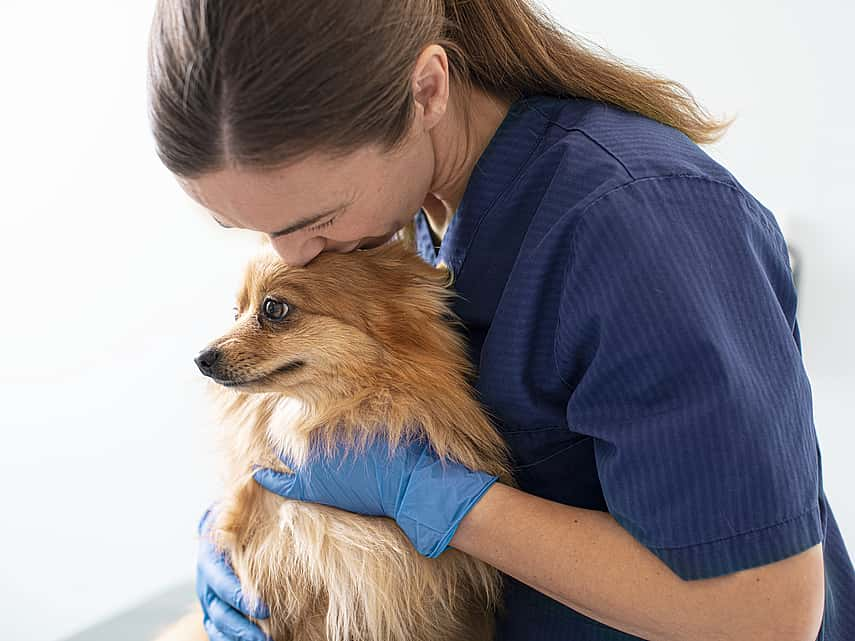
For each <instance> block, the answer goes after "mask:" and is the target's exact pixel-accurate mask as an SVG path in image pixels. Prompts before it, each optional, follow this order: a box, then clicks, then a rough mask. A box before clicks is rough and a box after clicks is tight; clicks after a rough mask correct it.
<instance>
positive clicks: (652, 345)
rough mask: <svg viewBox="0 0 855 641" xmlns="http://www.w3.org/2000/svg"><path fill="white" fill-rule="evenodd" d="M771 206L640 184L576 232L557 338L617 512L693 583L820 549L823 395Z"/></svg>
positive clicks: (689, 182)
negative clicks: (803, 346) (817, 401)
mask: <svg viewBox="0 0 855 641" xmlns="http://www.w3.org/2000/svg"><path fill="white" fill-rule="evenodd" d="M795 311H796V292H795V289H794V286H793V281H792V273H791V271H790V267H789V262H788V258H787V252H786V245H785V243H784V240H783V237H782V236H781V234H780V231H779V229H778V227H777V224H776V223H775V222H774V218H773V217H772V215H771V213H769V212H768V210H766V209H765V208H763V207H762V205H760V204H759V203H757V201H756V200H754V199H752V198H751V197H750V195H746V194H745V193H743V192H742V191H740V190H739V189H738V188H737V187H735V186H733V185H729V184H726V183H720V182H718V181H714V180H711V179H707V178H702V177H690V176H674V177H661V178H650V179H641V180H636V181H634V182H632V183H629V184H627V185H625V186H623V187H620V188H617V189H615V190H613V191H611V192H609V193H608V194H606V195H605V196H603V197H601V198H600V199H599V200H598V201H595V202H594V203H593V204H592V205H590V206H589V207H588V209H586V210H585V212H583V214H581V215H580V216H579V219H578V221H577V222H576V225H575V227H574V231H573V237H572V243H571V255H570V256H569V262H568V264H567V269H566V273H565V277H564V282H563V290H562V292H561V299H560V308H559V321H558V328H557V332H556V338H555V359H556V365H557V367H558V370H559V373H560V375H561V377H562V379H563V380H564V382H565V384H566V385H567V386H568V387H569V388H570V389H571V394H570V398H569V402H568V404H567V420H568V425H569V427H570V428H571V429H572V430H573V431H575V432H579V433H582V434H587V435H590V436H591V437H593V439H594V451H595V457H596V465H597V471H598V474H599V477H600V482H601V484H602V489H603V495H604V497H605V499H606V503H607V505H608V509H609V512H610V513H611V514H612V515H613V516H614V517H615V519H616V520H617V521H618V522H619V523H620V524H621V525H622V526H623V527H624V528H625V529H626V530H627V531H629V533H630V534H632V535H633V537H635V538H636V539H637V540H638V541H639V542H641V543H642V544H643V545H645V546H646V547H647V548H648V549H650V550H651V551H652V552H653V553H654V554H656V555H657V556H658V557H659V558H660V559H661V560H662V561H663V562H664V563H665V564H667V565H668V566H669V567H670V568H671V569H672V570H673V571H674V572H675V573H676V574H677V575H678V576H680V577H681V578H683V579H686V580H688V579H702V578H709V577H713V576H719V575H722V574H728V573H731V572H736V571H739V570H743V569H747V568H750V567H755V566H759V565H765V564H767V563H772V562H774V561H777V560H780V559H783V558H786V557H788V556H792V555H794V554H797V553H799V552H801V551H803V550H806V549H808V548H810V547H812V546H814V545H816V544H817V543H819V542H820V541H821V540H822V528H821V522H820V513H819V469H818V450H817V443H816V434H815V430H814V426H813V418H812V403H811V392H810V385H809V382H808V379H807V375H806V372H805V369H804V366H803V363H802V358H801V350H800V346H799V343H798V327H797V324H796V318H795Z"/></svg>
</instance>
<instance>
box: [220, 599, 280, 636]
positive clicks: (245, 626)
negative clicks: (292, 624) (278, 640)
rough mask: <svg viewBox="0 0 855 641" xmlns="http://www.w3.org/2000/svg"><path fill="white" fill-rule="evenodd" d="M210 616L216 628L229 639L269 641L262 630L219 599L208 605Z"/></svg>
mask: <svg viewBox="0 0 855 641" xmlns="http://www.w3.org/2000/svg"><path fill="white" fill-rule="evenodd" d="M208 616H209V617H210V619H211V623H213V624H214V627H216V629H217V630H218V631H219V632H221V633H222V634H223V636H225V637H226V638H228V639H239V640H240V641H267V637H266V636H265V634H264V632H262V631H261V628H259V627H258V626H257V625H255V624H254V623H253V622H252V621H250V620H249V619H247V618H246V617H245V616H243V615H242V614H241V613H240V612H238V611H237V610H235V609H234V608H232V607H229V606H228V605H227V604H225V603H223V602H222V601H220V600H219V599H214V600H212V601H211V603H210V604H209V605H208Z"/></svg>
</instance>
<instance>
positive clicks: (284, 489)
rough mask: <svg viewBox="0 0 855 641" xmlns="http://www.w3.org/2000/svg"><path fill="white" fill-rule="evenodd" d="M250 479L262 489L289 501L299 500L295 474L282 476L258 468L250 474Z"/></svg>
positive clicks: (279, 473) (278, 473)
mask: <svg viewBox="0 0 855 641" xmlns="http://www.w3.org/2000/svg"><path fill="white" fill-rule="evenodd" d="M252 478H254V479H255V481H256V482H257V483H258V484H259V485H260V486H261V487H263V488H264V489H266V490H268V491H270V492H274V493H275V494H278V495H279V496H284V497H286V498H291V499H300V498H302V497H301V496H299V495H298V493H297V491H296V484H295V481H296V479H297V476H296V475H295V474H283V473H282V472H277V471H275V470H271V469H268V468H266V467H260V468H258V469H257V470H256V471H255V472H253V474H252Z"/></svg>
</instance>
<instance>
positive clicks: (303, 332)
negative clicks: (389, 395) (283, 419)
mask: <svg viewBox="0 0 855 641" xmlns="http://www.w3.org/2000/svg"><path fill="white" fill-rule="evenodd" d="M449 284H450V273H449V271H448V270H447V269H445V268H444V267H442V268H434V267H431V266H430V265H428V264H427V263H425V262H424V261H423V260H422V259H421V258H419V257H418V256H417V255H416V254H415V253H414V252H412V251H411V250H409V249H407V248H406V247H405V246H404V245H403V243H401V242H399V241H394V242H392V243H388V244H386V245H384V246H382V247H377V248H374V249H369V250H364V251H356V252H351V253H349V254H337V253H329V252H328V253H323V254H321V255H320V256H318V257H317V258H315V259H314V260H313V261H312V262H311V263H309V264H308V265H306V266H304V267H292V266H288V265H286V264H284V263H283V262H282V261H281V260H280V259H279V257H278V256H277V255H276V254H275V253H274V252H273V250H272V249H271V248H270V247H269V245H267V246H265V247H264V249H263V250H262V251H260V252H259V253H258V254H257V255H256V256H255V257H254V258H253V259H252V260H251V261H250V263H249V264H248V266H247V268H246V272H245V276H244V281H243V285H242V287H241V289H240V292H239V294H238V297H237V307H236V310H235V311H236V314H235V325H234V326H233V327H232V328H231V329H230V331H229V332H228V333H226V334H225V335H224V336H221V337H220V338H217V339H216V340H214V341H213V342H211V343H210V344H209V345H208V346H207V347H206V348H205V349H204V350H202V351H201V352H200V353H199V355H198V356H197V357H196V364H197V365H198V366H199V369H200V370H201V371H202V373H203V374H205V375H206V376H209V377H210V378H211V379H213V380H214V381H215V382H217V383H219V384H220V385H223V386H226V387H230V388H235V389H238V390H240V391H242V392H283V393H286V394H288V395H290V396H295V397H301V396H304V395H305V396H317V394H318V390H320V389H322V390H324V391H325V392H326V393H328V394H333V395H336V394H348V393H353V392H354V391H355V390H357V389H359V388H360V387H365V385H366V384H367V383H368V380H369V379H371V380H372V382H374V383H376V379H377V377H378V376H383V373H386V374H387V375H388V374H389V373H390V372H392V373H394V370H395V368H396V364H401V363H407V362H409V363H412V362H414V361H416V362H421V361H423V358H430V357H429V354H430V353H431V350H435V349H436V347H437V341H438V340H439V338H438V336H437V332H438V331H439V332H440V333H442V334H443V336H442V338H443V339H445V340H446V341H447V340H448V334H447V329H448V327H447V323H448V321H449V320H453V317H452V316H451V314H450V312H449V308H448V303H449V302H450V296H451V295H452V294H451V290H449V289H448V285H449ZM443 328H444V330H443ZM434 353H435V351H434ZM422 355H427V356H424V357H423V356H422Z"/></svg>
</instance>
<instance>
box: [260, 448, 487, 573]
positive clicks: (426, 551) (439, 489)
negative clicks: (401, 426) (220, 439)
mask: <svg viewBox="0 0 855 641" xmlns="http://www.w3.org/2000/svg"><path fill="white" fill-rule="evenodd" d="M282 462H283V463H285V465H287V466H288V468H289V469H292V470H294V471H295V473H294V474H282V473H280V472H276V471H274V470H270V469H267V468H260V469H258V470H256V471H255V473H254V477H255V480H256V481H257V482H258V483H259V484H260V485H262V486H263V487H264V488H266V489H268V490H270V491H271V492H275V493H276V494H279V495H281V496H284V497H286V498H291V499H299V500H304V501H312V502H314V503H323V504H324V505H330V506H333V507H338V508H341V509H343V510H348V511H349V512H357V513H359V514H367V515H370V516H388V517H390V518H393V519H395V522H396V523H397V524H398V526H399V527H400V528H401V529H402V530H403V531H404V533H405V534H406V535H407V537H408V538H409V539H410V541H411V542H412V543H413V545H414V546H415V548H416V550H418V551H419V552H420V553H421V554H423V555H424V556H426V557H429V558H435V557H437V556H439V555H440V554H441V553H442V552H443V551H444V550H445V549H446V548H447V547H448V543H449V541H451V538H452V537H453V536H454V532H455V531H456V530H457V526H458V525H459V524H460V521H461V520H463V517H464V516H466V514H467V513H468V512H469V510H470V509H472V506H473V505H475V503H477V502H478V500H479V499H480V498H481V497H482V496H483V494H484V493H485V492H486V491H487V490H488V489H489V488H490V486H491V485H492V484H493V483H495V482H496V480H497V477H495V476H492V475H490V474H487V473H485V472H477V471H472V470H470V469H469V468H467V467H465V466H463V465H461V464H459V463H454V462H451V461H448V460H446V461H444V462H442V461H440V459H439V458H438V457H437V455H436V454H435V453H434V451H433V449H431V448H430V446H429V445H428V444H427V442H425V441H422V440H417V441H405V442H403V443H402V444H401V445H400V446H399V447H397V448H396V449H395V450H394V452H393V453H392V454H391V455H390V452H389V445H388V443H386V442H385V441H379V440H377V441H372V442H370V443H369V444H368V447H367V448H366V449H365V451H363V452H361V453H360V454H359V455H355V454H353V453H348V452H347V450H346V449H345V448H344V447H343V446H342V445H341V444H339V445H338V446H337V448H336V450H335V451H334V452H333V453H332V454H331V455H329V454H326V453H323V452H322V451H321V450H320V448H317V449H316V450H313V451H312V453H311V454H310V455H309V457H308V460H307V462H306V463H305V464H304V465H303V466H302V467H301V468H299V469H298V468H297V466H296V465H294V463H293V462H292V461H290V460H289V459H288V458H287V457H283V458H282Z"/></svg>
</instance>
